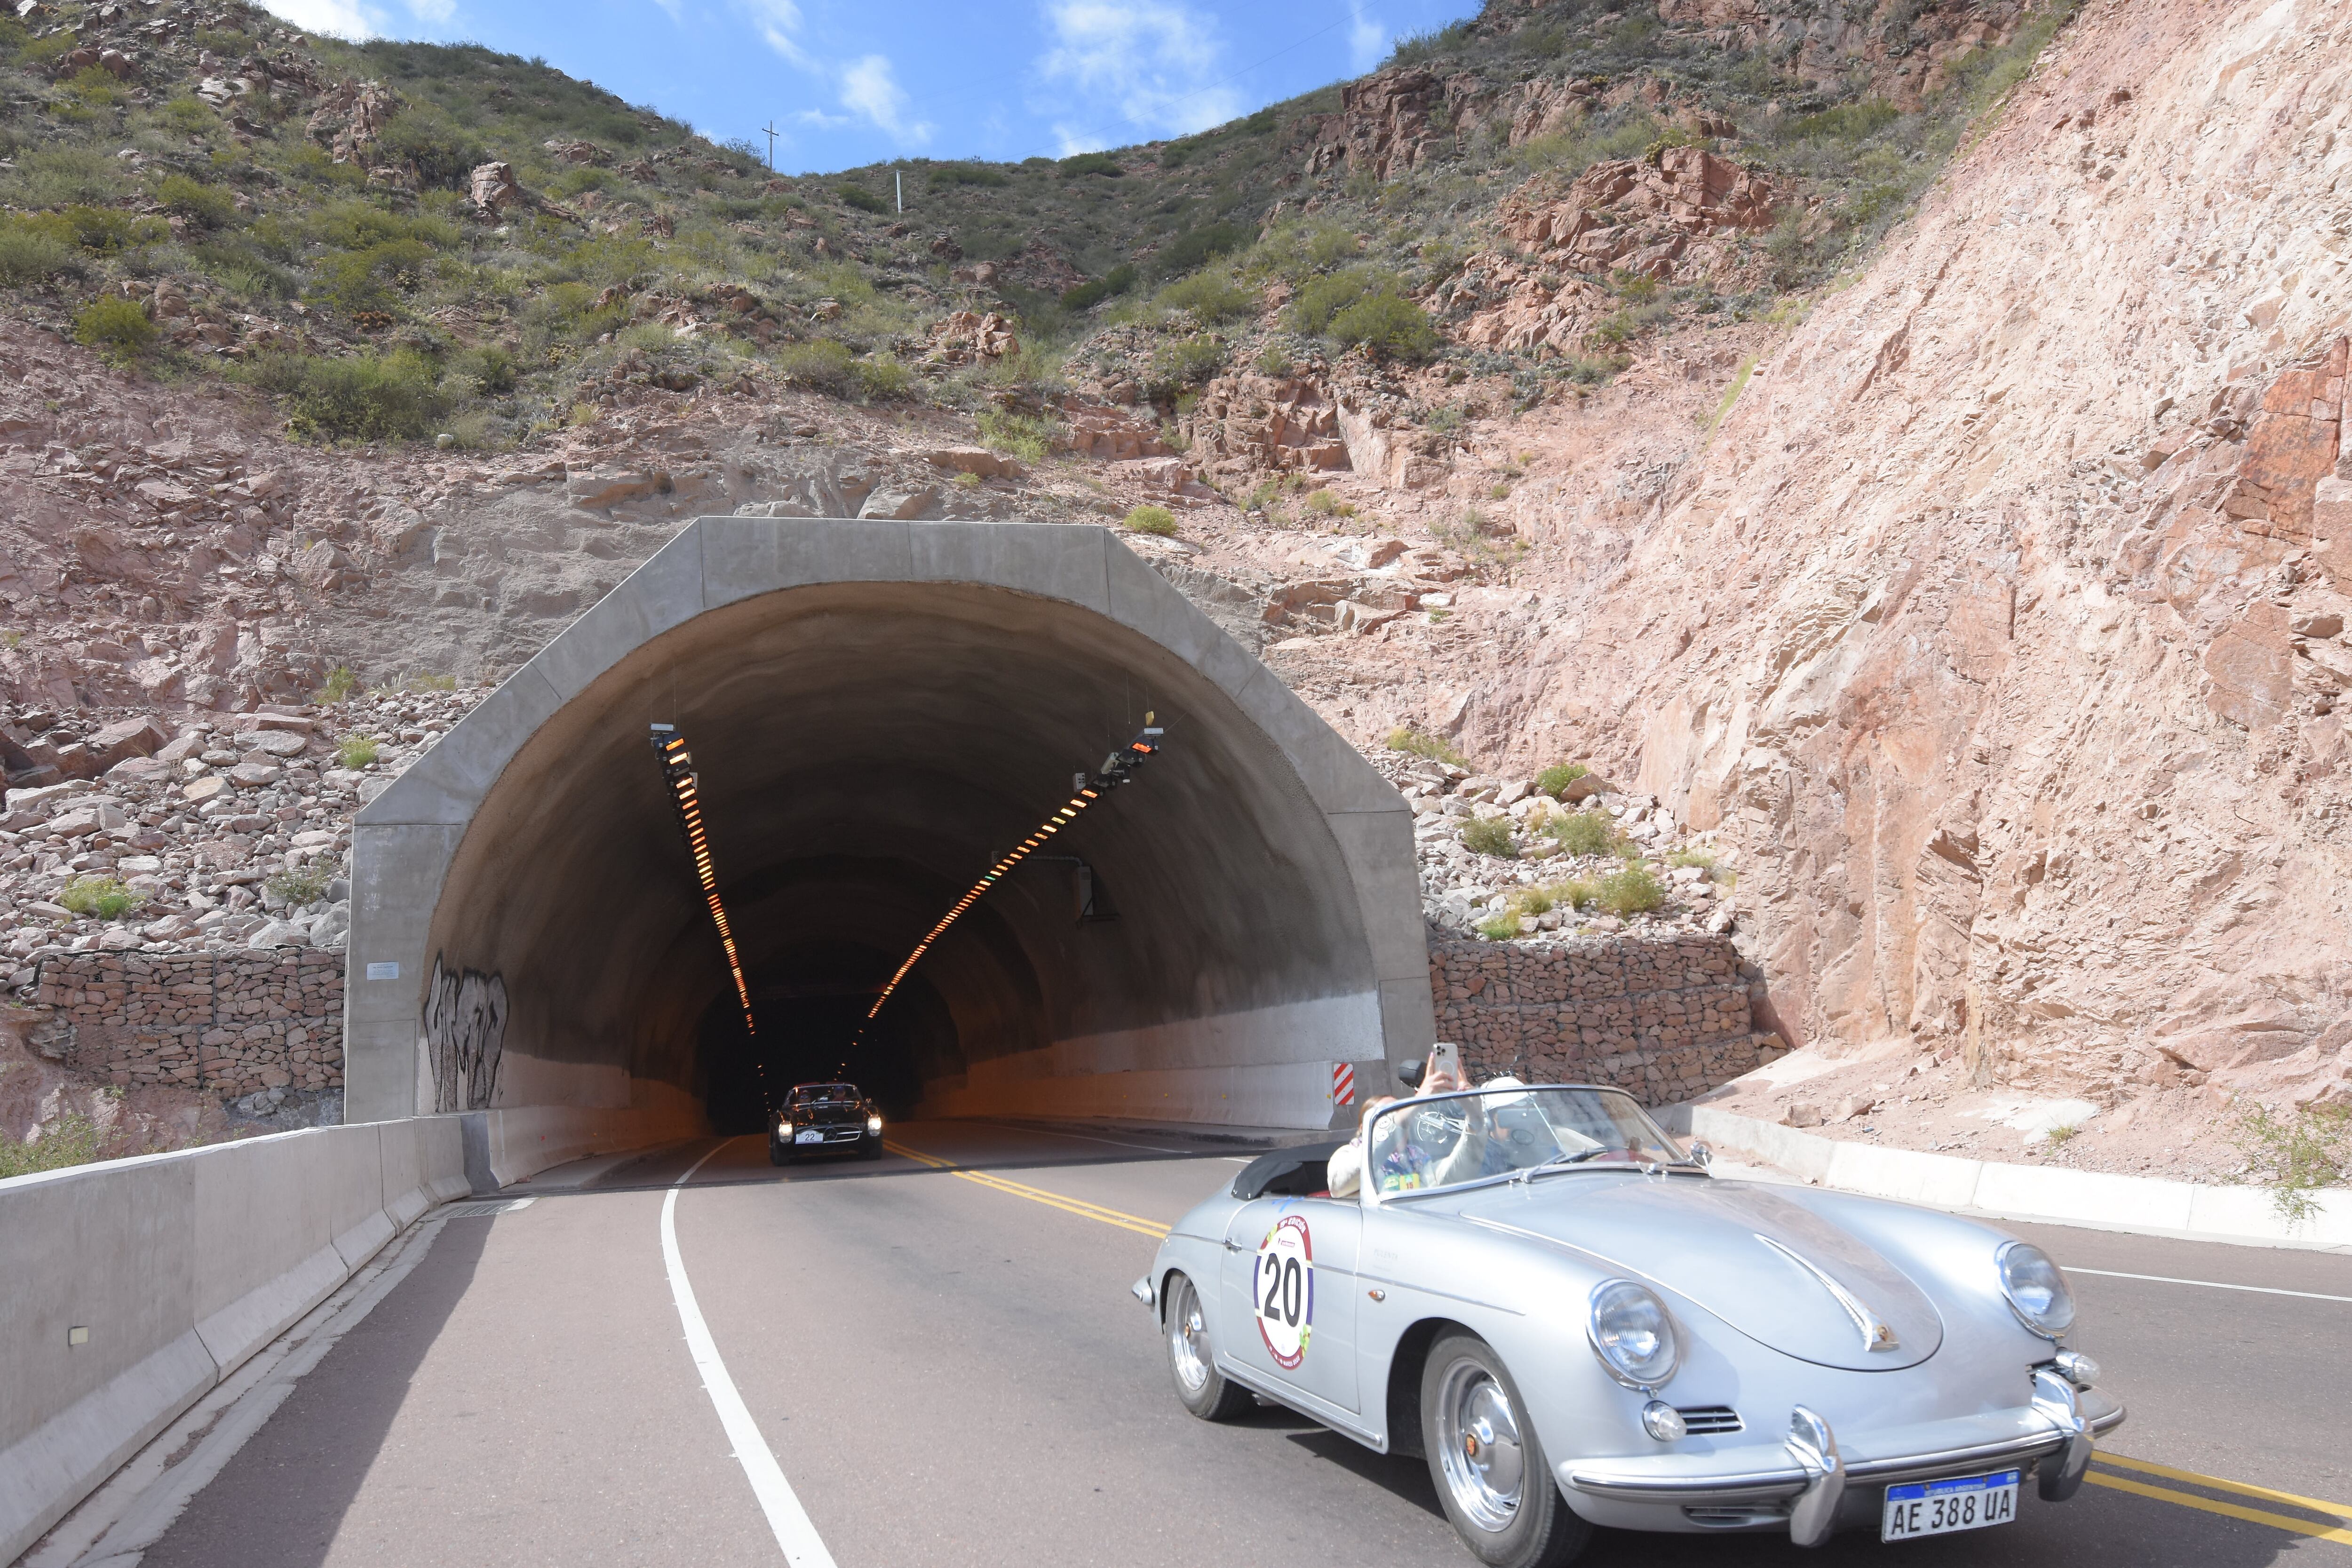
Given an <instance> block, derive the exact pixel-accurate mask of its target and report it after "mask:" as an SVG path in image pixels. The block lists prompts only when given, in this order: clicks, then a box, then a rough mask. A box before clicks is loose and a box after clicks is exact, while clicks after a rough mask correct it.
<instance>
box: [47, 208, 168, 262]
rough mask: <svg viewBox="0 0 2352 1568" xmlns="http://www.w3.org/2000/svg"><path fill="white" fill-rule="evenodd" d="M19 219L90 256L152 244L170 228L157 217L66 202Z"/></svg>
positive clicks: (119, 252)
mask: <svg viewBox="0 0 2352 1568" xmlns="http://www.w3.org/2000/svg"><path fill="white" fill-rule="evenodd" d="M23 221H26V222H27V223H32V224H37V225H38V226H41V227H43V228H46V229H47V230H48V231H49V232H51V233H53V234H56V235H58V237H61V238H65V239H69V240H71V241H72V242H73V243H74V244H75V245H78V246H79V247H81V248H82V249H84V250H87V251H89V253H90V254H91V255H92V256H119V255H121V253H122V252H124V251H126V250H129V249H131V247H134V246H140V245H152V244H153V243H154V242H156V241H157V240H160V239H163V238H165V237H168V236H169V235H170V234H171V232H172V231H171V228H170V226H168V225H166V224H164V223H163V221H162V220H160V219H158V218H152V217H135V216H132V215H131V214H130V213H126V212H117V211H115V210H114V209H113V208H112V207H93V206H70V207H68V208H66V209H65V210H64V211H63V212H58V213H39V214H36V215H34V216H31V217H29V218H27V219H25V220H23Z"/></svg>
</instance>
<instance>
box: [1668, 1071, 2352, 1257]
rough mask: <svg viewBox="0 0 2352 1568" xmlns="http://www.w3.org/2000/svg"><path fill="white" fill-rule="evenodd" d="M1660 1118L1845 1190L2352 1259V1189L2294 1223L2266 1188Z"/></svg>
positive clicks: (1706, 1114) (1686, 1111) (2323, 1198)
mask: <svg viewBox="0 0 2352 1568" xmlns="http://www.w3.org/2000/svg"><path fill="white" fill-rule="evenodd" d="M1656 1115H1657V1118H1658V1123H1659V1125H1660V1126H1662V1127H1664V1128H1665V1129H1666V1131H1669V1132H1672V1133H1675V1135H1676V1136H1678V1137H1688V1138H1697V1139H1701V1140H1703V1141H1705V1142H1706V1143H1707V1144H1708V1145H1709V1146H1710V1147H1713V1148H1717V1149H1725V1150H1731V1151H1736V1152H1739V1153H1741V1154H1743V1155H1747V1156H1749V1157H1751V1158H1752V1159H1754V1160H1755V1161H1756V1162H1757V1163H1761V1164H1765V1165H1770V1166H1773V1167H1775V1168H1777V1169H1779V1170H1780V1171H1784V1172H1786V1173H1789V1174H1790V1175H1791V1176H1793V1177H1795V1178H1797V1179H1798V1180H1800V1181H1803V1182H1806V1183H1809V1184H1815V1185H1819V1186H1824V1187H1834V1188H1836V1189H1837V1190H1838V1191H1840V1192H1847V1193H1861V1194H1864V1195H1866V1196H1870V1197H1879V1198H1895V1199H1897V1200H1899V1201H1901V1202H1904V1203H1912V1204H1919V1205H1924V1206H1926V1207H1928V1208H1937V1209H1944V1210H1948V1211H1950V1212H1953V1213H1958V1214H1970V1215H1984V1216H1986V1217H1989V1218H1994V1219H2013V1220H2031V1221H2035V1222H2039V1223H2041V1224H2044V1225H2071V1226H2082V1227H2084V1228H2085V1229H2089V1230H2118V1231H2129V1232H2132V1233H2134V1234H2136V1235H2139V1236H2164V1237H2178V1238H2180V1239H2183V1240H2189V1241H2219V1242H2227V1243H2229V1244H2231V1245H2232V1246H2237V1247H2292V1248H2296V1249H2299V1250H2304V1251H2310V1252H2352V1193H2345V1192H2333V1191H2331V1192H2324V1193H2317V1194H2314V1195H2313V1201H2314V1202H2315V1204H2316V1205H2317V1206H2318V1212H2317V1213H2315V1215H2312V1217H2311V1219H2310V1220H2309V1221H2308V1222H2306V1223H2305V1224H2303V1225H2300V1226H2290V1225H2289V1224H2288V1223H2287V1221H2286V1220H2285V1219H2284V1217H2283V1216H2281V1215H2280V1214H2279V1212H2278V1208H2277V1206H2276V1205H2274V1204H2273V1202H2272V1201H2271V1195H2270V1193H2269V1191H2268V1190H2267V1189H2265V1188H2263V1187H2252V1186H2246V1187H2223V1186H2212V1185H2208V1184H2203V1183H2198V1182H2173V1181H2166V1180H2163V1179H2161V1178H2158V1177H2154V1176H2119V1175H2112V1174H2109V1173H2105V1172H2098V1171H2070V1170H2065V1169H2063V1168H2052V1167H2047V1166H2034V1165H2012V1164H2005V1163H2001V1162H2000V1161H1996V1160H1969V1159H1963V1158H1961V1157H1960V1156H1958V1155H1957V1154H1927V1153H1922V1152H1918V1151H1917V1150H1914V1149H1887V1148H1883V1147H1881V1146H1879V1145H1877V1144H1873V1143H1849V1142H1843V1141H1841V1140H1839V1139H1835V1138H1823V1137H1821V1136H1819V1135H1817V1134H1814V1133H1810V1132H1801V1131H1798V1130H1797V1129H1796V1128H1793V1127H1783V1126H1780V1124H1778V1123H1777V1122H1770V1121H1761V1120H1759V1118H1756V1117H1753V1116H1740V1115H1738V1114H1736V1113H1734V1112H1732V1111H1728V1110H1717V1109H1716V1108H1715V1107H1713V1106H1708V1105H1701V1104H1697V1103H1685V1104H1682V1105H1672V1106H1667V1107H1665V1108H1664V1109H1663V1110H1659V1111H1658V1112H1656Z"/></svg>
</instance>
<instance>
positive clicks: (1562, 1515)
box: [1421, 1334, 1592, 1568]
mask: <svg viewBox="0 0 2352 1568" xmlns="http://www.w3.org/2000/svg"><path fill="white" fill-rule="evenodd" d="M1421 1436H1422V1447H1423V1449H1424V1450H1425V1451H1426V1452H1427V1453H1428V1455H1429V1474H1430V1479H1432V1480H1433V1481H1435V1482H1436V1483H1437V1498H1438V1500H1439V1501H1440V1502H1441V1503H1443V1504H1444V1505H1445V1517H1446V1518H1447V1519H1448V1520H1450V1521H1453V1524H1454V1532H1455V1533H1456V1534H1458V1535H1460V1536H1461V1537H1462V1541H1463V1543H1464V1544H1465V1545H1466V1546H1468V1547H1469V1548H1470V1550H1471V1552H1472V1553H1473V1554H1475V1556H1476V1557H1477V1559H1478V1561H1479V1562H1481V1563H1491V1564H1493V1565H1494V1568H1563V1565H1564V1564H1566V1563H1570V1562H1572V1561H1574V1560H1575V1558H1576V1556H1577V1554H1578V1553H1579V1552H1582V1551H1583V1550H1584V1543H1585V1542H1586V1541H1587V1540H1588V1539H1589V1538H1590V1537H1591V1534H1592V1527H1591V1525H1590V1524H1587V1523H1586V1522H1585V1521H1583V1520H1581V1519H1580V1518H1578V1517H1577V1515H1576V1513H1575V1511H1574V1510H1571V1509H1570V1507H1569V1506H1568V1503H1567V1501H1566V1500H1564V1499H1563V1498H1561V1496H1560V1495H1559V1488H1558V1487H1557V1486H1555V1485H1553V1484H1552V1479H1551V1467H1550V1466H1549V1464H1548V1463H1547V1462H1546V1461H1545V1458H1544V1452H1543V1445H1542V1444H1541V1443H1540V1442H1539V1441H1538V1439H1537V1437H1536V1432H1535V1426H1534V1423H1533V1422H1531V1421H1530V1420H1529V1419H1528V1415H1527V1405H1526V1404H1525V1403H1524V1402H1523V1401H1522V1400H1521V1399H1520V1397H1519V1391H1518V1386H1517V1384H1514V1383H1513V1382H1512V1381H1511V1374H1510V1373H1508V1372H1507V1371H1506V1370H1505V1369H1504V1366H1503V1362H1502V1358H1501V1357H1499V1356H1497V1355H1496V1353H1495V1352H1494V1351H1493V1350H1492V1349H1491V1348H1490V1347H1489V1346H1488V1345H1487V1343H1486V1341H1484V1340H1482V1339H1479V1338H1477V1337H1476V1336H1475V1335H1473V1334H1448V1335H1446V1336H1445V1337H1444V1339H1441V1340H1439V1341H1438V1342H1436V1343H1435V1344H1434V1345H1432V1346H1431V1347H1430V1351H1429V1360H1428V1362H1427V1363H1425V1365H1424V1366H1423V1369H1422V1374H1421Z"/></svg>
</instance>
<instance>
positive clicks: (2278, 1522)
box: [2083, 1470, 2352, 1546]
mask: <svg viewBox="0 0 2352 1568" xmlns="http://www.w3.org/2000/svg"><path fill="white" fill-rule="evenodd" d="M2083 1479H2084V1480H2086V1481H2088V1482H2090V1483H2091V1484H2092V1485H2093V1486H2095V1487H2106V1488H2108V1489H2112V1490H2115V1491H2119V1492H2129V1493H2131V1494H2132V1495H2133V1496H2134V1497H2144V1498H2154V1499H2155V1500H2157V1501H2158V1502H2173V1503H2179V1505H2180V1506H2181V1507H2183V1508H2193V1509H2200V1510H2203V1511H2205V1512H2207V1513H2218V1514H2221V1515H2223V1516H2224V1517H2226V1518H2230V1519H2242V1520H2244V1521H2246V1522H2247V1523H2249V1524H2266V1525H2269V1526H2270V1527H2271V1528H2272V1529H2273V1530H2287V1531H2294V1533H2295V1534H2297V1535H2308V1536H2313V1537H2315V1538H2316V1539H2318V1540H2321V1541H2333V1542H2336V1544H2338V1545H2340V1546H2352V1530H2339V1529H2336V1528H2335V1527H2333V1526H2330V1525H2325V1524H2312V1523H2309V1522H2307V1521H2304V1520H2300V1519H2289V1518H2288V1517H2287V1516H2286V1515H2284V1514H2283V1513H2265V1512H2263V1510H2261V1509H2258V1508H2242V1507H2240V1506H2239V1505H2238V1504H2236V1503H2233V1502H2219V1501H2216V1500H2213V1499H2211V1498H2201V1497H2191V1496H2190V1495H2189V1493H2187V1492H2177V1491H2174V1490H2172V1489H2170V1488H2168V1487H2152V1486H2149V1485H2147V1483H2146V1482H2144V1481H2134V1480H2126V1479H2124V1478H2123V1477H2121V1476H2106V1475H2101V1474H2100V1473H2099V1472H2098V1471H2096V1470H2093V1471H2092V1472H2091V1473H2090V1474H2089V1475H2087V1476H2084V1478H2083ZM2211 1484H2214V1485H2222V1486H2226V1485H2228V1484H2229V1483H2228V1482H2215V1483H2211Z"/></svg>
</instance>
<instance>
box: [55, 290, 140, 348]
mask: <svg viewBox="0 0 2352 1568" xmlns="http://www.w3.org/2000/svg"><path fill="white" fill-rule="evenodd" d="M155 338H156V328H155V323H154V322H153V321H149V320H148V319H147V312H146V310H144V309H143V308H142V306H141V305H140V303H139V301H138V300H126V299H124V298H123V297H122V296H121V295H120V294H101V295H100V296H99V297H98V298H97V299H95V300H91V301H90V302H89V304H87V305H84V306H83V307H82V308H81V309H80V310H76V311H75V312H74V342H78V343H80V344H82V345H84V346H85V347H88V348H94V349H104V350H107V351H109V352H110V353H115V354H135V353H141V352H142V351H143V350H145V349H147V348H148V347H149V346H150V345H152V343H153V342H155Z"/></svg>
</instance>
